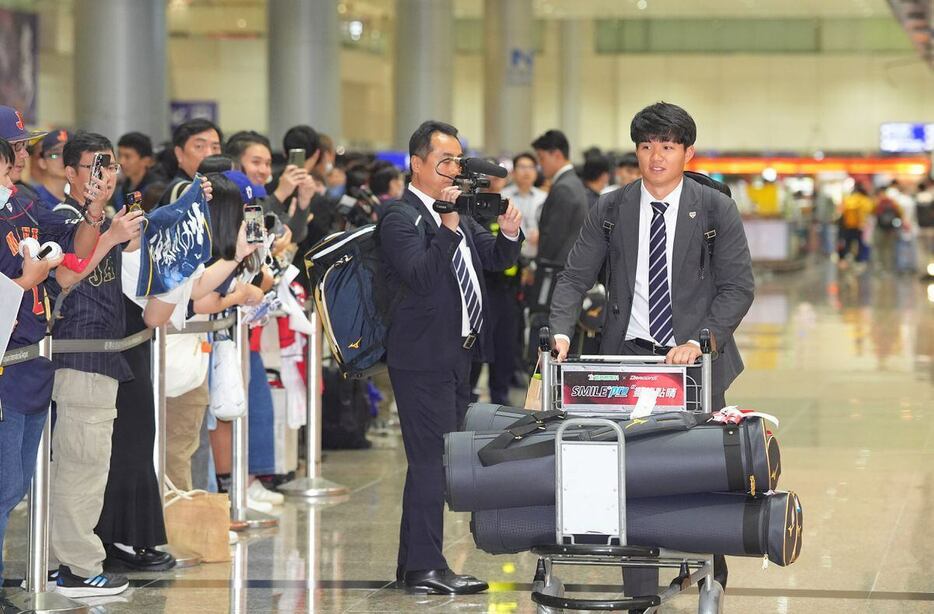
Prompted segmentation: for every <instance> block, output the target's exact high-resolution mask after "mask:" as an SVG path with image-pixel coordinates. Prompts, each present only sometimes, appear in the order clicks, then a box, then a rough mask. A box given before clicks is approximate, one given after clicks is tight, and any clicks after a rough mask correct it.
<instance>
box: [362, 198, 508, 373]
mask: <svg viewBox="0 0 934 614" xmlns="http://www.w3.org/2000/svg"><path fill="white" fill-rule="evenodd" d="M401 207H414V208H415V210H417V212H418V215H420V216H421V219H420V221H419V222H418V224H419V225H421V226H422V228H423V230H421V231H420V230H419V227H418V225H416V224H415V223H413V222H414V220H413V217H414V216H412V215H411V214H410V213H409V212H407V211H405V210H400V208H401ZM460 231H461V232H462V233H463V235H464V236H463V237H461V236H460V235H459V234H458V233H456V232H453V231H452V230H450V229H448V228H446V227H445V226H440V227H439V226H437V225H436V224H435V221H434V219H433V218H432V216H431V213H429V211H428V208H427V207H425V205H424V204H423V203H422V201H421V200H420V199H419V198H418V196H416V195H415V194H414V193H413V192H411V191H410V190H406V191H405V193H404V194H403V196H402V200H401V201H397V203H395V204H392V205H389V206H387V208H386V213H385V215H384V216H383V218H382V219H381V220H380V222H379V241H380V249H381V251H382V253H383V257H384V258H385V260H386V262H388V264H389V266H387V267H386V269H387V277H388V279H387V282H388V285H389V288H390V289H391V291H392V292H393V293H394V294H395V293H397V292H398V293H401V299H400V300H399V301H398V302H397V303H396V306H395V309H394V310H393V313H392V321H391V323H390V326H389V337H388V340H387V344H386V355H387V363H388V364H389V366H390V367H393V368H397V369H410V370H419V371H443V370H447V369H451V368H453V367H454V366H455V365H457V364H459V363H460V360H461V357H462V356H463V352H464V349H463V347H462V346H463V341H462V336H461V317H462V316H461V291H460V286H459V285H458V283H457V279H456V278H455V276H454V268H453V266H452V264H451V259H452V258H453V257H454V250H456V249H457V246H458V244H459V243H460V242H461V241H462V240H466V241H467V243H468V245H469V247H470V254H471V259H472V260H473V267H474V270H475V271H476V273H477V280H478V281H479V283H480V294H481V296H482V297H483V319H484V324H483V328H482V330H481V331H480V335H479V338H478V339H477V342H476V344H475V345H474V349H473V352H474V354H473V359H474V360H475V361H483V360H486V359H487V357H488V356H489V355H490V348H491V345H492V343H493V336H492V331H491V328H492V327H491V326H490V322H492V321H493V319H492V317H491V313H490V311H489V301H488V300H487V297H486V283H485V281H484V279H483V271H484V270H487V271H503V270H505V269H507V268H509V267H510V266H512V265H513V264H515V262H516V260H517V259H518V257H519V249H520V248H521V246H522V240H523V236H522V232H521V231H520V234H519V240H518V241H510V240H509V239H507V238H506V237H504V236H502V235H501V234H500V235H498V236H494V235H493V234H491V233H490V232H489V231H488V230H486V229H484V228H483V227H482V226H480V224H478V223H477V222H476V221H474V220H473V219H472V218H468V217H465V216H461V220H460Z"/></svg>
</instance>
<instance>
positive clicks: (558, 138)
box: [532, 130, 571, 158]
mask: <svg viewBox="0 0 934 614" xmlns="http://www.w3.org/2000/svg"><path fill="white" fill-rule="evenodd" d="M532 149H539V150H541V151H560V152H561V155H563V156H564V157H565V158H570V157H571V145H570V144H569V143H568V137H566V136H564V133H563V132H561V131H560V130H549V131H548V132H546V133H545V134H543V135H541V136H540V137H538V138H537V139H535V140H534V141H532Z"/></svg>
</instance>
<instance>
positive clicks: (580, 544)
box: [532, 330, 723, 614]
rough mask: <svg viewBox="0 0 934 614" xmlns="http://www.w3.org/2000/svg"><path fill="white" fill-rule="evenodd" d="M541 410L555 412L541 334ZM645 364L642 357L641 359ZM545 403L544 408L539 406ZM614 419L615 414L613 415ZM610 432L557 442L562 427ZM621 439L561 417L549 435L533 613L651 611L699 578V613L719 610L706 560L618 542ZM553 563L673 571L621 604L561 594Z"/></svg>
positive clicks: (706, 379) (545, 338)
mask: <svg viewBox="0 0 934 614" xmlns="http://www.w3.org/2000/svg"><path fill="white" fill-rule="evenodd" d="M540 340H541V342H542V343H541V344H540V349H541V350H542V352H541V360H542V380H543V381H542V390H543V395H542V396H543V399H542V401H543V402H542V409H543V410H548V409H553V408H556V399H554V397H553V396H550V395H554V385H555V383H554V382H555V380H554V377H555V375H556V372H557V370H558V368H560V365H559V364H558V363H554V362H553V361H552V358H553V357H552V355H551V348H552V345H551V340H550V335H549V334H548V333H547V331H546V330H543V331H542V335H541V338H540ZM701 350H702V352H703V356H702V359H701V370H702V375H701V383H700V387H701V388H702V391H701V392H702V396H701V400H700V401H699V403H698V404H699V405H702V406H701V407H700V408H698V409H700V410H701V411H703V410H704V409H707V410H708V411H709V409H708V408H710V407H711V401H710V396H711V395H710V369H711V364H710V361H711V350H712V342H711V340H710V335H709V333H707V331H704V334H702V335H701ZM646 359H648V360H646ZM578 360H579V361H581V362H587V363H592V362H598V363H602V364H605V363H607V362H613V363H619V362H634V363H641V364H646V363H649V364H659V363H662V362H664V357H661V356H659V357H655V356H648V357H645V356H582V357H580V358H579V359H578ZM546 402H547V404H546ZM616 415H617V417H618V413H617V414H616ZM579 426H600V427H610V428H611V429H613V430H614V431H615V434H616V439H615V441H579V440H565V439H564V434H565V431H566V430H567V429H568V428H574V427H579ZM625 452H626V440H625V437H624V435H623V429H622V427H621V426H620V424H619V423H618V422H616V421H612V420H609V419H606V418H599V417H596V418H573V417H572V418H568V419H567V420H566V422H565V423H563V424H562V425H561V426H560V427H559V429H558V431H557V432H556V434H555V510H556V518H555V520H556V524H555V527H556V534H555V544H554V545H546V546H539V547H536V548H533V549H532V551H533V552H534V553H536V554H537V555H538V556H539V560H538V566H537V569H536V573H535V578H534V580H533V584H532V601H534V602H535V603H536V604H537V607H538V612H539V614H553V613H555V612H557V611H559V610H588V611H594V610H599V611H619V610H630V609H644V610H645V611H646V612H647V613H650V614H651V613H654V612H656V611H657V607H658V606H660V605H661V604H663V603H665V602H666V601H669V600H670V599H672V598H674V597H675V596H676V595H678V594H680V593H682V592H684V591H685V590H687V589H688V588H689V587H690V586H692V585H693V584H696V583H698V582H699V581H700V580H704V587H703V588H702V589H701V591H700V597H699V600H698V613H699V614H715V613H719V612H721V611H722V602H723V588H722V586H721V585H720V584H719V583H718V582H717V581H716V580H715V579H714V577H713V556H712V555H705V554H689V553H683V552H674V551H668V550H664V549H660V548H654V547H640V546H630V545H629V544H628V542H627V537H626V478H625V476H626V454H625ZM555 565H576V566H586V565H596V566H611V567H620V568H625V567H656V568H659V569H667V568H673V569H677V570H678V575H677V576H676V577H675V579H674V580H672V582H671V584H670V585H669V587H668V588H667V589H665V590H664V591H662V592H660V593H658V594H654V595H639V596H634V597H628V598H624V599H577V598H570V597H565V595H564V584H563V582H562V581H561V580H560V579H559V578H558V577H557V576H556V575H555V574H554V566H555Z"/></svg>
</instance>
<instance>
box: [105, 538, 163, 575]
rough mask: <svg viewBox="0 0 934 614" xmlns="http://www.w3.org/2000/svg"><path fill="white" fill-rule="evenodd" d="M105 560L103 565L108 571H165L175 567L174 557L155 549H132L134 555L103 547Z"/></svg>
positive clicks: (118, 549) (115, 548) (114, 548)
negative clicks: (105, 552) (105, 553)
mask: <svg viewBox="0 0 934 614" xmlns="http://www.w3.org/2000/svg"><path fill="white" fill-rule="evenodd" d="M105 549H106V551H107V558H106V559H105V560H104V565H105V566H106V567H107V568H108V569H118V570H120V571H125V570H129V571H165V570H167V569H172V568H173V567H175V557H173V556H172V555H171V554H169V553H168V552H163V551H162V550H156V549H155V548H134V549H133V550H134V554H130V553H129V552H125V551H123V550H121V549H120V548H117V547H116V546H114V545H111V544H108V545H107V546H106V547H105Z"/></svg>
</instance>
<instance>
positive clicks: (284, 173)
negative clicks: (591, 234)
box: [0, 107, 638, 596]
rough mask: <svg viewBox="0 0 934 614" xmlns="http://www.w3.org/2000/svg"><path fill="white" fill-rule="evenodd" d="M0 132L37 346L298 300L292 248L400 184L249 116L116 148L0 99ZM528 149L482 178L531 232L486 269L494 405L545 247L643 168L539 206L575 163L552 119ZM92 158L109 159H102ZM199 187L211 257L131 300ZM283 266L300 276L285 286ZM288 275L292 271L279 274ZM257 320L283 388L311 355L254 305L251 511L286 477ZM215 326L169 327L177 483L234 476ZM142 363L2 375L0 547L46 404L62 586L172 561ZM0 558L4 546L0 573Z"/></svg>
mask: <svg viewBox="0 0 934 614" xmlns="http://www.w3.org/2000/svg"><path fill="white" fill-rule="evenodd" d="M0 137H2V139H0V186H5V187H6V188H7V191H6V192H3V193H2V194H0V196H6V199H5V200H3V202H0V230H2V232H3V234H4V237H5V238H6V242H5V243H6V244H7V249H5V250H3V251H2V256H0V265H2V266H0V271H2V273H3V274H4V276H5V277H6V278H7V279H8V280H9V281H12V282H14V283H16V284H18V285H19V286H20V287H21V288H22V290H23V291H24V293H23V296H24V298H23V301H22V304H21V305H20V309H19V314H18V317H17V319H16V324H15V327H14V331H13V334H12V336H11V338H10V342H9V346H8V350H13V349H17V348H23V347H26V346H29V345H31V344H34V343H36V342H37V341H38V340H39V339H40V338H41V337H42V335H43V334H44V333H45V331H46V329H47V328H48V329H50V330H51V332H52V336H53V339H69V340H87V339H91V340H115V339H123V338H125V337H129V336H131V335H134V334H137V333H140V332H141V331H145V330H146V329H147V328H153V327H156V326H159V325H162V324H165V323H171V324H172V325H173V326H175V327H176V328H180V329H181V328H183V327H184V326H185V324H186V322H190V321H196V320H203V319H209V318H212V317H214V314H223V313H225V312H227V311H228V310H230V309H232V308H235V307H237V306H242V307H244V308H246V309H250V308H253V309H254V310H256V309H257V308H258V307H259V306H261V305H263V304H269V303H270V302H271V301H274V300H275V299H276V297H277V296H278V298H280V299H281V298H282V294H283V293H288V294H289V295H290V296H291V298H293V299H296V300H297V301H299V302H300V303H301V302H304V300H305V297H306V296H307V295H308V292H309V288H308V286H307V284H308V282H307V278H306V277H305V271H304V270H303V269H304V266H303V265H302V258H301V255H302V254H304V253H305V252H306V251H307V250H308V249H309V248H310V247H311V246H313V245H314V244H315V243H317V242H318V241H319V240H321V239H322V238H323V237H325V236H327V235H329V234H330V233H332V232H335V231H339V230H344V229H347V228H351V227H354V226H361V225H364V224H370V223H377V222H378V221H379V219H380V215H381V212H382V210H383V209H384V207H385V206H386V203H387V202H389V201H393V200H395V199H398V198H399V197H400V196H401V195H402V193H403V190H404V189H405V185H406V180H407V178H406V176H405V169H401V168H399V167H397V166H395V165H394V164H393V163H392V162H389V161H384V160H380V159H377V158H376V157H375V156H374V155H370V154H364V153H343V152H342V153H341V154H340V155H338V153H337V152H336V151H335V147H334V144H333V142H332V140H331V139H330V138H329V137H328V136H327V135H324V134H321V133H319V132H317V131H316V130H314V129H313V128H311V127H310V126H305V125H300V126H295V127H293V128H291V129H289V130H288V131H287V132H286V134H285V136H284V138H283V141H282V143H281V147H282V148H281V150H278V149H277V148H276V147H275V146H274V145H273V144H272V143H271V142H270V141H269V139H268V138H267V137H265V136H264V135H262V134H259V133H257V132H254V131H241V132H237V133H235V134H232V135H227V136H226V138H225V135H224V134H223V132H222V131H221V129H220V128H219V127H218V126H216V125H215V124H213V123H212V122H210V121H208V120H205V119H194V120H190V121H188V122H185V123H183V124H182V125H180V126H178V127H177V128H175V130H174V131H173V135H172V141H171V142H170V143H165V144H163V145H162V146H160V147H158V148H157V147H154V145H153V143H152V141H151V139H150V138H149V137H148V136H147V135H145V134H141V133H139V132H130V133H127V134H124V135H122V136H121V137H120V138H119V139H118V140H117V142H116V147H115V146H114V144H113V143H112V142H111V141H110V140H109V139H108V138H107V137H105V136H103V135H100V134H94V133H90V132H86V131H81V130H71V129H65V128H61V129H54V130H50V131H49V132H47V133H46V132H34V131H33V132H31V131H28V130H27V129H26V128H25V126H24V123H23V120H22V116H21V115H20V114H19V113H18V112H17V111H16V110H15V109H11V108H9V107H2V108H0ZM532 145H533V147H532V149H533V150H534V153H533V151H529V152H525V153H521V154H519V155H517V156H516V157H515V158H513V159H512V160H504V161H502V162H503V163H504V164H505V165H506V166H507V167H509V168H510V170H511V175H510V178H509V179H508V180H502V181H494V182H492V185H491V186H490V188H489V189H490V190H491V191H501V193H502V195H503V196H506V197H508V198H510V199H511V200H512V202H514V203H515V204H516V205H517V206H518V208H519V209H520V210H521V212H522V229H523V231H524V233H525V236H526V237H527V238H528V240H527V241H526V243H525V244H524V246H523V253H522V254H523V258H522V260H521V263H520V266H519V267H516V268H514V269H512V270H510V271H507V272H506V273H505V274H489V275H490V280H489V282H490V284H491V287H495V288H496V295H497V304H498V305H499V306H500V307H498V308H497V309H496V310H495V311H496V313H497V314H500V316H499V318H500V320H501V321H500V323H499V324H497V326H501V327H505V328H503V330H508V331H509V334H508V335H506V337H508V338H509V339H510V342H509V343H506V344H504V347H502V348H498V351H497V352H496V364H495V365H494V364H491V365H490V375H489V382H490V387H491V395H492V396H493V398H494V399H499V400H500V401H503V402H505V401H506V397H507V396H508V392H509V387H510V384H511V383H514V382H515V378H516V376H517V374H518V373H521V372H522V371H523V370H524V369H526V368H527V365H526V364H525V362H524V360H525V359H524V358H523V357H524V355H525V350H526V346H527V343H528V332H527V331H528V328H529V325H530V324H529V322H527V321H526V319H525V318H526V314H527V311H524V310H523V308H522V307H523V305H524V302H523V301H524V300H525V299H524V294H527V293H529V291H530V289H531V288H532V286H533V285H534V283H535V274H534V270H535V263H536V259H537V257H538V256H539V255H540V252H542V251H544V252H545V253H553V254H556V256H555V257H556V258H557V257H560V254H561V253H563V252H566V248H567V245H568V244H569V241H573V239H574V238H575V237H576V236H577V231H578V230H579V226H580V224H582V223H583V219H584V217H585V216H586V211H587V207H588V206H592V205H593V203H594V202H595V200H596V196H598V195H599V194H600V193H601V192H604V191H607V190H610V189H613V188H615V187H617V186H618V185H620V184H625V183H629V182H630V181H632V180H633V179H635V178H637V177H638V164H637V162H636V160H635V156H634V155H633V154H627V155H623V156H619V157H615V156H607V155H604V154H603V153H602V152H599V151H588V152H587V155H586V159H585V162H584V164H583V166H582V167H580V169H579V170H578V172H574V173H571V175H573V176H574V180H575V181H577V182H580V179H578V174H579V176H580V177H581V178H582V179H583V184H584V185H585V186H586V192H585V191H584V190H580V192H579V193H578V192H575V198H572V199H570V200H568V199H561V202H557V203H554V204H552V205H551V206H549V205H548V204H547V200H548V197H549V192H548V189H549V187H550V186H554V185H557V184H558V181H559V179H560V178H561V175H562V174H564V173H566V172H567V171H568V170H569V169H573V166H571V164H570V162H569V155H568V154H569V147H568V142H567V139H566V138H565V137H564V135H563V134H561V133H560V132H558V131H549V132H547V133H546V134H544V135H542V137H540V138H539V139H537V140H536V141H535V142H534V143H533V144H532ZM100 154H104V156H105V157H104V158H103V160H104V164H103V165H102V167H101V168H100V171H99V172H97V174H95V173H96V169H95V168H94V167H95V163H96V162H97V161H98V160H99V159H101V158H100ZM107 156H109V157H107ZM193 186H194V187H198V186H200V189H201V190H202V192H203V197H204V200H205V201H207V208H208V211H209V213H210V229H209V230H210V239H211V257H210V259H209V260H208V261H207V262H205V263H203V264H202V265H201V266H200V267H199V268H198V271H197V273H195V274H194V275H192V276H191V279H189V280H188V282H187V283H186V284H184V285H183V286H180V287H179V289H177V290H175V291H172V292H169V293H167V294H157V295H154V296H149V297H145V296H144V297H140V296H138V294H139V293H138V287H137V286H138V282H139V278H140V271H141V269H144V270H145V268H146V262H145V258H143V259H141V256H140V252H141V250H140V236H141V234H142V233H143V231H144V229H145V225H146V224H147V216H149V215H150V214H151V213H152V212H153V211H154V210H156V209H157V208H160V207H165V206H169V205H173V203H177V202H181V201H179V199H180V198H182V197H183V196H184V195H185V194H186V193H187V191H188V190H190V189H193ZM556 191H557V190H556V189H552V190H551V195H552V196H554V194H555V192H556ZM578 194H579V195H581V198H577V195H578ZM585 194H586V198H584V197H583V195H585ZM134 203H135V204H134ZM246 205H259V206H260V207H261V208H262V212H263V214H264V222H265V224H264V225H265V229H266V233H267V236H268V240H267V241H266V242H265V243H264V244H257V243H253V242H250V241H249V240H248V237H247V231H246V224H245V217H244V208H245V206H246ZM549 209H550V212H549V213H544V214H543V211H545V210H549ZM549 216H550V217H551V220H550V221H549ZM27 238H33V239H36V240H37V241H38V242H39V244H43V243H46V242H48V241H54V242H56V243H58V244H59V245H60V246H61V248H62V251H63V252H64V255H62V256H45V257H44V258H41V257H40V258H37V256H40V254H37V253H35V251H33V250H32V248H29V247H27V248H25V249H22V248H21V244H23V243H24V241H25V239H27ZM141 260H142V261H141ZM293 261H294V264H295V266H296V267H297V268H298V269H299V274H298V276H297V277H296V278H295V280H294V281H292V282H291V283H289V279H290V278H291V276H286V272H287V271H288V270H289V267H290V266H291V265H292V263H293ZM283 276H286V282H285V283H280V282H281V280H282V278H283ZM4 287H6V286H4ZM276 304H279V303H276ZM50 323H51V324H50ZM265 324H269V326H270V327H272V328H273V329H274V330H275V334H274V335H273V338H274V337H275V336H276V335H277V336H278V340H279V350H280V351H281V354H282V355H283V356H289V357H291V358H292V359H294V360H293V361H292V363H290V364H295V366H296V371H295V373H293V374H292V375H293V377H286V374H285V372H284V371H285V367H283V376H282V380H283V382H284V383H285V387H286V389H287V391H288V389H289V388H290V384H291V391H289V394H291V395H294V397H295V398H298V397H302V398H304V381H303V380H302V378H303V377H304V365H303V364H301V361H300V358H297V357H301V356H303V354H304V352H303V349H302V348H303V347H304V343H305V336H304V335H303V334H301V333H299V332H297V331H296V330H293V329H292V328H291V327H290V325H289V324H288V318H279V319H278V321H277V320H276V319H275V318H274V319H272V321H271V322H270V321H269V320H268V319H267V320H263V319H259V320H258V321H257V324H256V325H255V326H254V327H253V329H252V330H251V338H250V345H251V359H250V379H249V391H248V398H249V434H250V441H249V472H250V475H251V477H250V484H249V488H248V492H247V496H248V506H249V507H250V508H252V509H255V510H259V511H270V510H271V508H272V507H273V506H275V505H278V504H280V503H281V502H282V495H281V494H279V493H277V492H275V487H276V486H277V485H279V484H280V483H281V482H282V481H284V480H285V479H287V478H288V476H287V475H283V474H281V473H277V471H276V467H277V463H276V460H275V454H276V451H275V450H276V441H275V440H274V434H273V418H272V416H273V412H274V406H273V397H272V394H271V389H270V385H269V381H268V379H267V373H266V368H265V365H264V363H263V358H262V354H261V350H262V349H268V348H265V347H264V346H263V344H265V343H268V336H267V338H265V339H264V338H263V327H264V325H265ZM500 336H501V335H497V337H500ZM211 341H216V338H209V337H208V336H206V335H198V334H194V333H192V334H183V335H171V336H169V337H168V342H167V348H166V369H167V372H166V384H167V386H166V388H167V389H166V396H167V399H166V413H167V418H166V425H165V427H166V437H167V440H166V468H165V470H166V477H167V479H168V480H169V481H170V482H171V484H172V485H173V486H174V487H176V488H178V489H181V490H190V489H192V488H204V489H207V490H214V491H221V492H223V491H225V490H226V489H227V488H229V481H230V472H231V426H230V424H231V423H230V422H227V421H224V420H222V419H221V420H219V419H217V417H216V416H215V415H214V414H215V413H217V412H215V411H212V409H211V407H212V392H211V390H212V388H211V381H210V378H209V377H208V370H207V367H206V365H207V364H208V363H209V358H208V355H209V352H210V342H211ZM533 345H534V344H533ZM284 362H285V361H284ZM477 367H478V368H477V369H475V381H478V380H479V375H480V368H479V367H480V365H478V366H477ZM150 369H151V347H150V343H148V342H146V343H141V344H139V345H136V346H135V347H132V348H130V349H127V350H125V351H123V352H110V353H104V352H83V353H63V354H58V353H57V354H55V356H54V359H53V361H52V362H51V363H49V362H48V361H45V360H44V359H42V358H36V359H33V360H30V361H28V362H25V363H21V364H17V365H12V366H9V367H6V368H5V369H4V370H3V371H2V372H0V393H2V396H0V401H2V411H3V413H2V414H0V416H2V421H0V546H2V538H3V533H4V532H5V529H6V525H7V522H8V520H9V515H10V513H11V511H12V510H13V508H14V507H15V506H17V505H18V504H20V503H21V501H22V499H23V497H24V495H25V493H26V490H27V488H28V485H29V483H30V481H31V479H32V476H33V472H34V469H35V467H34V463H35V458H36V449H37V446H38V442H39V436H40V434H41V432H42V428H43V427H44V424H45V416H46V413H45V409H46V407H47V406H48V403H49V399H51V400H53V401H54V404H53V412H54V429H53V436H52V444H51V445H52V457H53V462H52V465H51V527H50V543H51V549H50V550H51V551H50V561H51V564H50V572H49V581H50V582H54V583H55V586H56V589H57V590H58V591H60V592H62V593H64V594H66V595H70V596H94V595H110V594H116V593H119V592H121V591H123V590H125V588H126V587H127V586H128V582H127V579H126V577H125V576H123V575H121V574H120V573H118V572H125V571H127V570H129V571H140V570H142V571H147V570H148V571H159V570H165V569H169V568H171V567H172V566H173V565H174V564H175V561H174V559H173V558H172V556H171V555H170V554H168V553H167V552H165V551H163V550H160V549H157V546H159V545H161V544H164V543H166V541H167V540H166V533H165V526H164V519H163V506H162V500H161V496H160V485H159V482H158V479H159V478H158V477H157V476H156V474H155V471H154V469H153V464H152V454H151V451H152V449H153V442H154V438H155V426H154V424H155V421H154V415H155V406H154V401H153V385H152V379H151V371H150ZM296 373H297V375H296ZM369 386H370V387H371V391H372V392H373V394H372V395H371V397H370V398H371V399H373V400H376V399H379V398H382V399H383V402H382V404H381V406H380V407H379V408H377V407H376V403H374V408H373V409H374V415H376V412H377V411H379V415H380V417H381V419H382V422H383V423H384V424H387V423H391V422H392V411H391V402H392V393H391V390H390V389H389V384H388V380H387V379H386V378H385V377H376V378H375V379H374V381H373V382H371V383H370V384H369ZM290 403H291V402H290ZM325 411H327V408H325ZM0 552H2V548H0ZM2 572H3V567H2V559H0V577H2Z"/></svg>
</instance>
